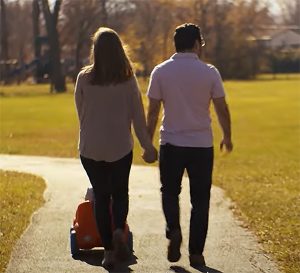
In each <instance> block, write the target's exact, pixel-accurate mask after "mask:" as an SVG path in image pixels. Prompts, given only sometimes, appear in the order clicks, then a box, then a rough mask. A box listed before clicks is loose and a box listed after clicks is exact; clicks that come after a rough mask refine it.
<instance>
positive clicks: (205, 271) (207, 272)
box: [170, 266, 223, 273]
mask: <svg viewBox="0 0 300 273" xmlns="http://www.w3.org/2000/svg"><path fill="white" fill-rule="evenodd" d="M193 268H194V269H197V270H198V271H199V272H202V273H223V272H221V271H219V270H217V269H214V268H211V267H208V266H201V267H193ZM170 272H176V273H191V271H188V270H186V269H185V268H184V267H181V266H170Z"/></svg>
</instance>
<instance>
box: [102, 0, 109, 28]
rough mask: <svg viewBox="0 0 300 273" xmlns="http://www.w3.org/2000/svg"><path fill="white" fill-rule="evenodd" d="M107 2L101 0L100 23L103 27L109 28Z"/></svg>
mask: <svg viewBox="0 0 300 273" xmlns="http://www.w3.org/2000/svg"><path fill="white" fill-rule="evenodd" d="M106 2H107V0H100V5H101V22H100V23H101V24H102V25H103V26H107V21H108V15H107V9H106Z"/></svg>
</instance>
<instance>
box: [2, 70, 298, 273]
mask: <svg viewBox="0 0 300 273" xmlns="http://www.w3.org/2000/svg"><path fill="white" fill-rule="evenodd" d="M271 79H272V78H271V77H268V76H265V75H264V76H261V77H260V78H258V80H256V81H228V82H225V87H226V91H227V100H228V103H229V105H230V109H231V114H232V127H233V128H232V129H233V142H234V151H233V153H232V154H230V155H226V154H222V153H220V152H219V151H218V149H217V148H218V146H219V145H218V143H219V141H220V139H221V134H220V129H219V128H218V124H217V123H216V118H215V116H214V115H213V127H214V134H215V147H216V160H215V169H214V183H215V184H216V185H219V186H221V187H222V188H224V189H225V190H226V192H227V194H228V196H229V197H230V198H232V199H233V200H234V201H235V203H236V209H235V211H236V213H237V214H238V215H239V216H240V217H241V218H242V219H244V221H245V225H247V226H248V227H250V228H251V229H252V230H253V231H254V232H255V233H256V234H257V235H258V238H259V239H260V241H261V242H262V244H263V245H264V248H265V250H266V251H267V252H268V253H271V254H272V255H273V257H274V258H276V260H277V261H278V264H279V265H280V266H281V267H282V268H284V272H287V273H298V272H299V270H300V259H299V257H300V184H299V181H300V77H299V75H293V76H290V77H288V78H287V77H286V76H281V75H278V76H277V80H271ZM141 87H142V89H143V92H145V87H146V82H145V81H141ZM72 92H73V90H72V86H71V85H69V92H68V93H65V94H57V95H54V94H49V88H48V86H45V85H40V86H24V85H22V86H18V87H17V86H12V87H3V86H1V87H0V95H1V94H2V97H0V111H1V112H0V121H1V125H0V126H1V128H0V133H1V134H0V153H8V154H34V155H48V156H61V157H76V156H77V150H76V147H77V137H78V128H77V126H78V125H77V116H76V112H75V108H74V101H73V94H72ZM144 99H145V97H144ZM144 101H145V105H147V101H146V99H145V100H144ZM157 139H158V134H156V140H155V143H156V144H157V143H158V140H157ZM134 152H135V155H134V162H135V163H136V164H143V161H142V159H141V158H140V154H141V149H140V146H139V145H138V144H137V141H136V145H135V151H134Z"/></svg>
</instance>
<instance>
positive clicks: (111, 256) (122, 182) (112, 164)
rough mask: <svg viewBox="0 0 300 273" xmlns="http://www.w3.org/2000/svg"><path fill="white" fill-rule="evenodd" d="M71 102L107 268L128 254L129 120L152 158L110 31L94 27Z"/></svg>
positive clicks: (129, 77)
mask: <svg viewBox="0 0 300 273" xmlns="http://www.w3.org/2000/svg"><path fill="white" fill-rule="evenodd" d="M75 102H76V108H77V113H78V117H79V122H80V139H79V151H80V158H81V162H82V165H83V167H84V169H85V170H86V173H87V175H88V177H89V180H90V182H91V184H92V186H93V189H94V194H95V201H94V206H95V207H94V210H95V216H96V223H97V228H98V230H99V233H100V235H101V239H102V241H103V245H104V258H103V260H102V265H103V266H104V267H111V266H113V265H114V263H115V260H116V259H117V258H124V257H126V254H128V253H129V252H128V249H127V246H126V243H125V242H124V235H123V230H124V227H125V223H126V218H127V214H128V178H129V172H130V167H131V164H132V148H133V140H132V135H131V125H132V124H133V127H134V130H135V133H136V135H137V138H138V140H139V142H140V144H141V146H142V147H143V149H144V154H143V158H144V160H145V161H146V162H148V163H151V162H154V161H155V160H156V159H157V151H156V149H155V148H154V147H153V145H152V143H151V140H150V137H149V136H148V133H147V130H146V121H145V114H144V108H143V105H142V100H141V96H140V91H139V88H138V85H137V81H136V78H135V75H134V73H133V69H132V66H131V64H130V61H129V59H128V57H127V56H126V53H125V51H124V48H123V45H122V42H121V40H120V38H119V36H118V34H117V33H116V32H115V31H114V30H112V29H109V28H99V29H98V30H97V31H96V33H95V34H94V36H93V45H92V48H91V64H90V65H89V66H87V67H85V68H83V70H82V71H81V72H80V73H79V75H78V77H77V81H76V86H75ZM110 204H112V216H113V219H114V226H115V230H114V231H113V232H112V226H111V218H110ZM127 257H128V255H127Z"/></svg>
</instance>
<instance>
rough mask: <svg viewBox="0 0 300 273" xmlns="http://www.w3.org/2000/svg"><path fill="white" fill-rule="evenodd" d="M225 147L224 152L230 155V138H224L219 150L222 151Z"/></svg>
mask: <svg viewBox="0 0 300 273" xmlns="http://www.w3.org/2000/svg"><path fill="white" fill-rule="evenodd" d="M224 146H225V149H226V152H228V153H230V152H231V151H232V149H233V144H232V142H231V138H226V137H224V138H223V140H222V141H221V143H220V150H221V151H223V147H224Z"/></svg>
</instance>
